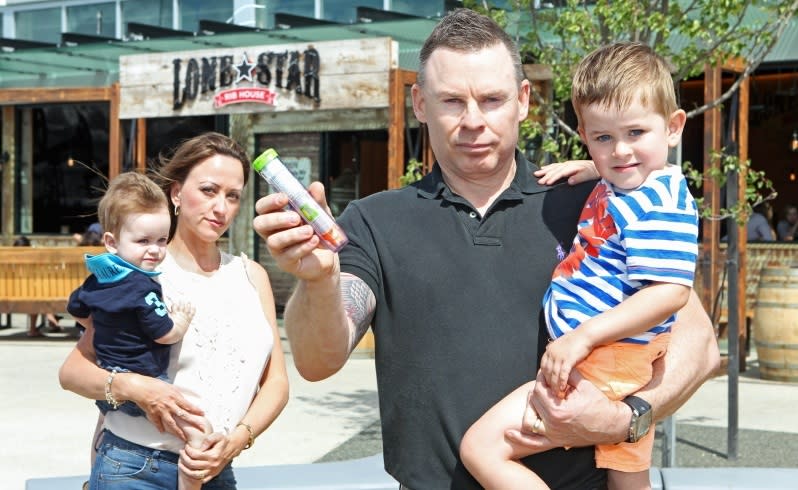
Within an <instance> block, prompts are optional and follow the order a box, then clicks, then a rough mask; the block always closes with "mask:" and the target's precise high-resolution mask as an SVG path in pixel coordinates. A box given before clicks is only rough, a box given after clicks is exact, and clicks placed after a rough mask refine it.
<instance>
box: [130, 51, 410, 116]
mask: <svg viewBox="0 0 798 490" xmlns="http://www.w3.org/2000/svg"><path fill="white" fill-rule="evenodd" d="M397 51H398V49H397V44H396V42H395V41H392V40H391V39H390V38H370V39H355V40H344V41H334V42H320V43H306V44H299V43H296V44H281V45H265V46H247V47H240V48H223V49H212V50H198V51H182V52H168V53H157V54H144V55H131V56H122V57H120V76H119V82H120V118H122V119H129V118H147V117H174V116H200V115H212V114H230V113H252V112H282V111H303V110H306V111H315V110H326V109H353V108H369V107H373V108H380V107H388V104H389V90H388V88H389V72H390V69H391V68H395V67H396V66H397V64H398V63H397V56H398V55H397Z"/></svg>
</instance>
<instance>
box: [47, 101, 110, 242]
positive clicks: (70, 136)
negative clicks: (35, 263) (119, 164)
mask: <svg viewBox="0 0 798 490" xmlns="http://www.w3.org/2000/svg"><path fill="white" fill-rule="evenodd" d="M32 126H33V176H32V182H33V196H32V198H33V213H32V218H33V232H34V233H62V234H66V233H70V234H71V233H82V232H83V231H85V229H86V227H88V225H90V224H91V223H93V222H94V221H97V202H98V201H99V198H100V197H101V196H102V194H103V192H104V191H105V188H106V187H107V175H108V126H109V124H108V104H107V103H102V102H98V103H81V104H48V105H45V106H40V107H34V108H33V110H32Z"/></svg>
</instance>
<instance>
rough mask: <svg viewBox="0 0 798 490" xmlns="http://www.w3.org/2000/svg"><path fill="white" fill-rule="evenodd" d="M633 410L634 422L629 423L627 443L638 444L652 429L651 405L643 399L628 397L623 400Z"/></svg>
mask: <svg viewBox="0 0 798 490" xmlns="http://www.w3.org/2000/svg"><path fill="white" fill-rule="evenodd" d="M621 401H622V402H624V403H625V404H627V405H629V408H631V409H632V420H630V421H629V437H628V438H627V439H626V442H637V441H639V440H640V439H642V438H643V436H645V435H646V434H648V431H649V429H651V420H652V414H651V405H649V403H648V402H647V401H645V400H643V399H642V398H638V397H636V396H627V397H626V398H624V399H623V400H621Z"/></svg>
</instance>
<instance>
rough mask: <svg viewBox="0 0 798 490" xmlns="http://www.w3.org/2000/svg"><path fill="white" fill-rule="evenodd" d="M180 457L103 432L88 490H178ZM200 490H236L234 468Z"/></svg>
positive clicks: (227, 469)
mask: <svg viewBox="0 0 798 490" xmlns="http://www.w3.org/2000/svg"><path fill="white" fill-rule="evenodd" d="M178 458H179V456H178V455H177V454H175V453H170V452H168V451H159V450H157V449H151V448H148V447H145V446H139V445H138V444H133V443H132V442H129V441H126V440H125V439H122V438H121V437H117V436H116V435H114V434H113V433H112V432H109V431H107V430H106V431H103V435H102V438H101V439H100V446H99V447H98V448H97V458H96V459H95V460H94V466H93V467H92V469H91V478H90V479H89V488H90V489H91V490H166V489H176V488H177V473H178V471H179V470H178V469H177V460H178ZM202 489H203V490H236V479H235V475H234V474H233V467H232V466H231V465H229V464H228V465H227V466H226V467H225V468H224V469H223V470H222V472H221V473H219V474H218V475H216V477H215V478H214V479H213V480H211V481H209V482H208V483H206V484H204V485H203V486H202Z"/></svg>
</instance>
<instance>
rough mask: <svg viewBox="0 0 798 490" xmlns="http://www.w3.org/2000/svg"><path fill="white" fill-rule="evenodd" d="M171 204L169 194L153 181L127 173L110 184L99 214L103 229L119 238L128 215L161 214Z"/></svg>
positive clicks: (139, 175)
mask: <svg viewBox="0 0 798 490" xmlns="http://www.w3.org/2000/svg"><path fill="white" fill-rule="evenodd" d="M168 205H169V204H168V202H167V200H166V194H164V193H163V191H162V190H161V188H160V187H158V184H156V183H155V182H153V181H152V179H150V178H149V177H147V176H146V175H144V174H140V173H138V172H125V173H122V174H119V175H118V176H116V177H115V178H114V179H113V180H112V181H111V182H110V183H109V184H108V189H107V190H106V191H105V195H103V197H102V199H100V204H99V205H98V206H97V215H98V217H99V219H100V225H101V226H102V228H103V230H105V231H108V232H110V233H112V234H113V235H114V236H115V237H117V238H118V237H119V231H120V230H121V229H122V223H123V222H124V220H125V218H126V217H127V216H128V215H130V214H134V213H150V212H158V211H160V210H162V209H168Z"/></svg>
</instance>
